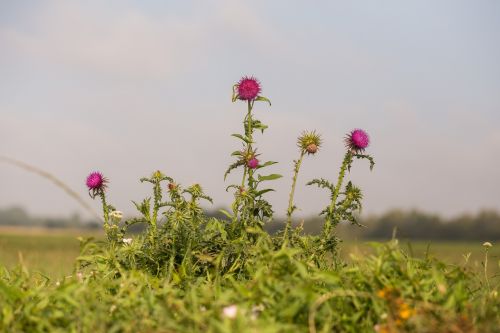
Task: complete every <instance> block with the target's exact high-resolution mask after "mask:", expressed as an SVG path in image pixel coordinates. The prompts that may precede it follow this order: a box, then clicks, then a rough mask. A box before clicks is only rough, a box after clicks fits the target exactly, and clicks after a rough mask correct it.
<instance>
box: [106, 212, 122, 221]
mask: <svg viewBox="0 0 500 333" xmlns="http://www.w3.org/2000/svg"><path fill="white" fill-rule="evenodd" d="M109 217H111V219H112V220H113V221H115V222H120V221H121V220H122V218H123V213H122V212H121V211H119V210H114V211H112V212H111V213H109Z"/></svg>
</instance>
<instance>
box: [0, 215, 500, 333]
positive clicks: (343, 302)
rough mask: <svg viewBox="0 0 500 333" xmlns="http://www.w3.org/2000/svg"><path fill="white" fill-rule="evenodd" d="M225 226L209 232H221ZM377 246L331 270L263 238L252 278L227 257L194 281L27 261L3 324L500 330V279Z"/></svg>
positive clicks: (54, 328)
mask: <svg viewBox="0 0 500 333" xmlns="http://www.w3.org/2000/svg"><path fill="white" fill-rule="evenodd" d="M219 227H220V226H219V225H218V224H217V223H215V224H211V225H210V227H208V226H207V229H210V231H207V232H210V233H220V232H221V231H222V230H223V229H218V228H219ZM373 246H374V247H375V250H376V254H374V255H372V256H369V257H360V258H353V263H352V264H350V265H345V266H340V267H339V268H338V269H336V270H323V269H318V268H315V267H314V265H309V264H308V262H307V261H304V260H302V256H301V253H300V251H299V250H294V249H290V248H284V249H280V250H278V251H272V250H271V249H270V248H268V247H267V246H266V243H261V244H255V245H253V246H251V247H250V248H249V250H250V251H253V252H254V255H255V256H254V257H253V259H252V260H251V262H249V264H248V265H246V266H245V267H244V270H245V271H246V277H245V278H243V277H242V276H238V274H236V273H235V272H236V270H234V269H233V270H231V268H230V267H228V266H227V265H225V266H226V267H227V270H228V274H226V277H225V278H222V277H221V276H218V277H217V276H216V275H213V276H211V277H210V279H209V278H204V277H198V278H193V279H189V280H190V283H189V284H184V283H182V280H180V279H182V277H181V276H175V275H174V274H170V275H169V274H167V275H160V276H155V275H151V274H149V273H147V272H144V271H143V270H136V269H126V268H124V267H121V266H116V267H115V268H114V269H112V270H111V269H110V267H109V266H108V265H107V264H96V265H94V266H92V267H87V269H84V270H81V269H77V270H75V272H74V274H72V275H71V276H68V277H66V278H64V279H62V280H59V281H52V280H49V279H47V278H45V277H43V276H41V275H37V274H29V273H28V272H26V270H25V269H23V268H22V267H20V268H18V269H16V270H13V271H7V270H5V269H2V270H0V303H1V304H2V310H1V312H0V331H5V332H137V331H141V332H322V331H333V332H373V331H375V328H377V329H379V331H383V330H385V331H387V332H429V333H430V332H450V328H453V330H452V331H453V332H494V331H495V330H496V328H497V327H498V325H500V298H499V296H498V280H496V281H494V282H492V281H490V283H492V286H491V290H488V289H486V288H485V281H484V279H483V277H482V276H481V275H477V274H475V273H472V272H470V271H468V270H467V269H465V268H464V267H462V266H452V265H447V264H445V263H443V262H440V261H437V260H435V259H431V258H429V257H428V258H424V259H415V258H412V257H409V256H408V254H407V253H405V252H404V251H403V250H401V249H400V248H399V246H398V244H397V241H391V242H389V243H385V244H373ZM255 251H256V252H257V253H256V252H255ZM103 260H104V257H103ZM198 260H200V261H212V262H213V264H214V266H217V265H223V263H222V262H220V261H219V260H217V258H210V257H202V256H200V258H199V259H198ZM214 272H215V271H214ZM229 272H232V273H229ZM231 307H232V309H233V310H234V309H236V311H235V312H234V313H233V312H232V311H229V310H231ZM233 315H234V316H233Z"/></svg>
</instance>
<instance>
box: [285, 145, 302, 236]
mask: <svg viewBox="0 0 500 333" xmlns="http://www.w3.org/2000/svg"><path fill="white" fill-rule="evenodd" d="M305 153H306V151H305V150H302V151H301V152H300V158H299V159H298V160H297V161H296V162H295V168H294V174H293V180H292V189H291V191H290V197H289V199H288V210H287V212H286V215H287V221H286V227H285V232H284V234H283V244H285V242H286V241H287V239H288V232H289V230H290V228H291V227H292V214H293V196H294V194H295V186H296V185H297V178H298V175H299V170H300V166H301V164H302V160H303V159H304V155H305Z"/></svg>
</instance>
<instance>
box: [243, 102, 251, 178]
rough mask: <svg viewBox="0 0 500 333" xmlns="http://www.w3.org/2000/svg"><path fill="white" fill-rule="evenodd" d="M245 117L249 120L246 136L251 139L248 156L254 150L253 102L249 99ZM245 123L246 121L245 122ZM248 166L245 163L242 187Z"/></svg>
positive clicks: (247, 150)
mask: <svg viewBox="0 0 500 333" xmlns="http://www.w3.org/2000/svg"><path fill="white" fill-rule="evenodd" d="M245 119H246V120H247V123H248V125H247V128H245V134H246V135H245V136H246V137H247V139H249V141H250V143H247V149H246V155H247V156H248V154H250V152H251V151H252V140H253V139H252V104H251V103H250V101H248V112H247V115H246V117H245ZM243 124H245V122H243ZM243 127H245V126H243ZM248 171H249V170H248V166H247V165H246V164H245V165H244V170H243V179H242V180H241V187H245V179H246V176H247V172H248Z"/></svg>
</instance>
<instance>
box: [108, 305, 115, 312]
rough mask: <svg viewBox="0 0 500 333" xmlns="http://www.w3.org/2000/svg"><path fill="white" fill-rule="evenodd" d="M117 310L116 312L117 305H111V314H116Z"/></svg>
mask: <svg viewBox="0 0 500 333" xmlns="http://www.w3.org/2000/svg"><path fill="white" fill-rule="evenodd" d="M115 310H116V305H115V304H113V305H111V306H110V307H109V313H113V312H115Z"/></svg>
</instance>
